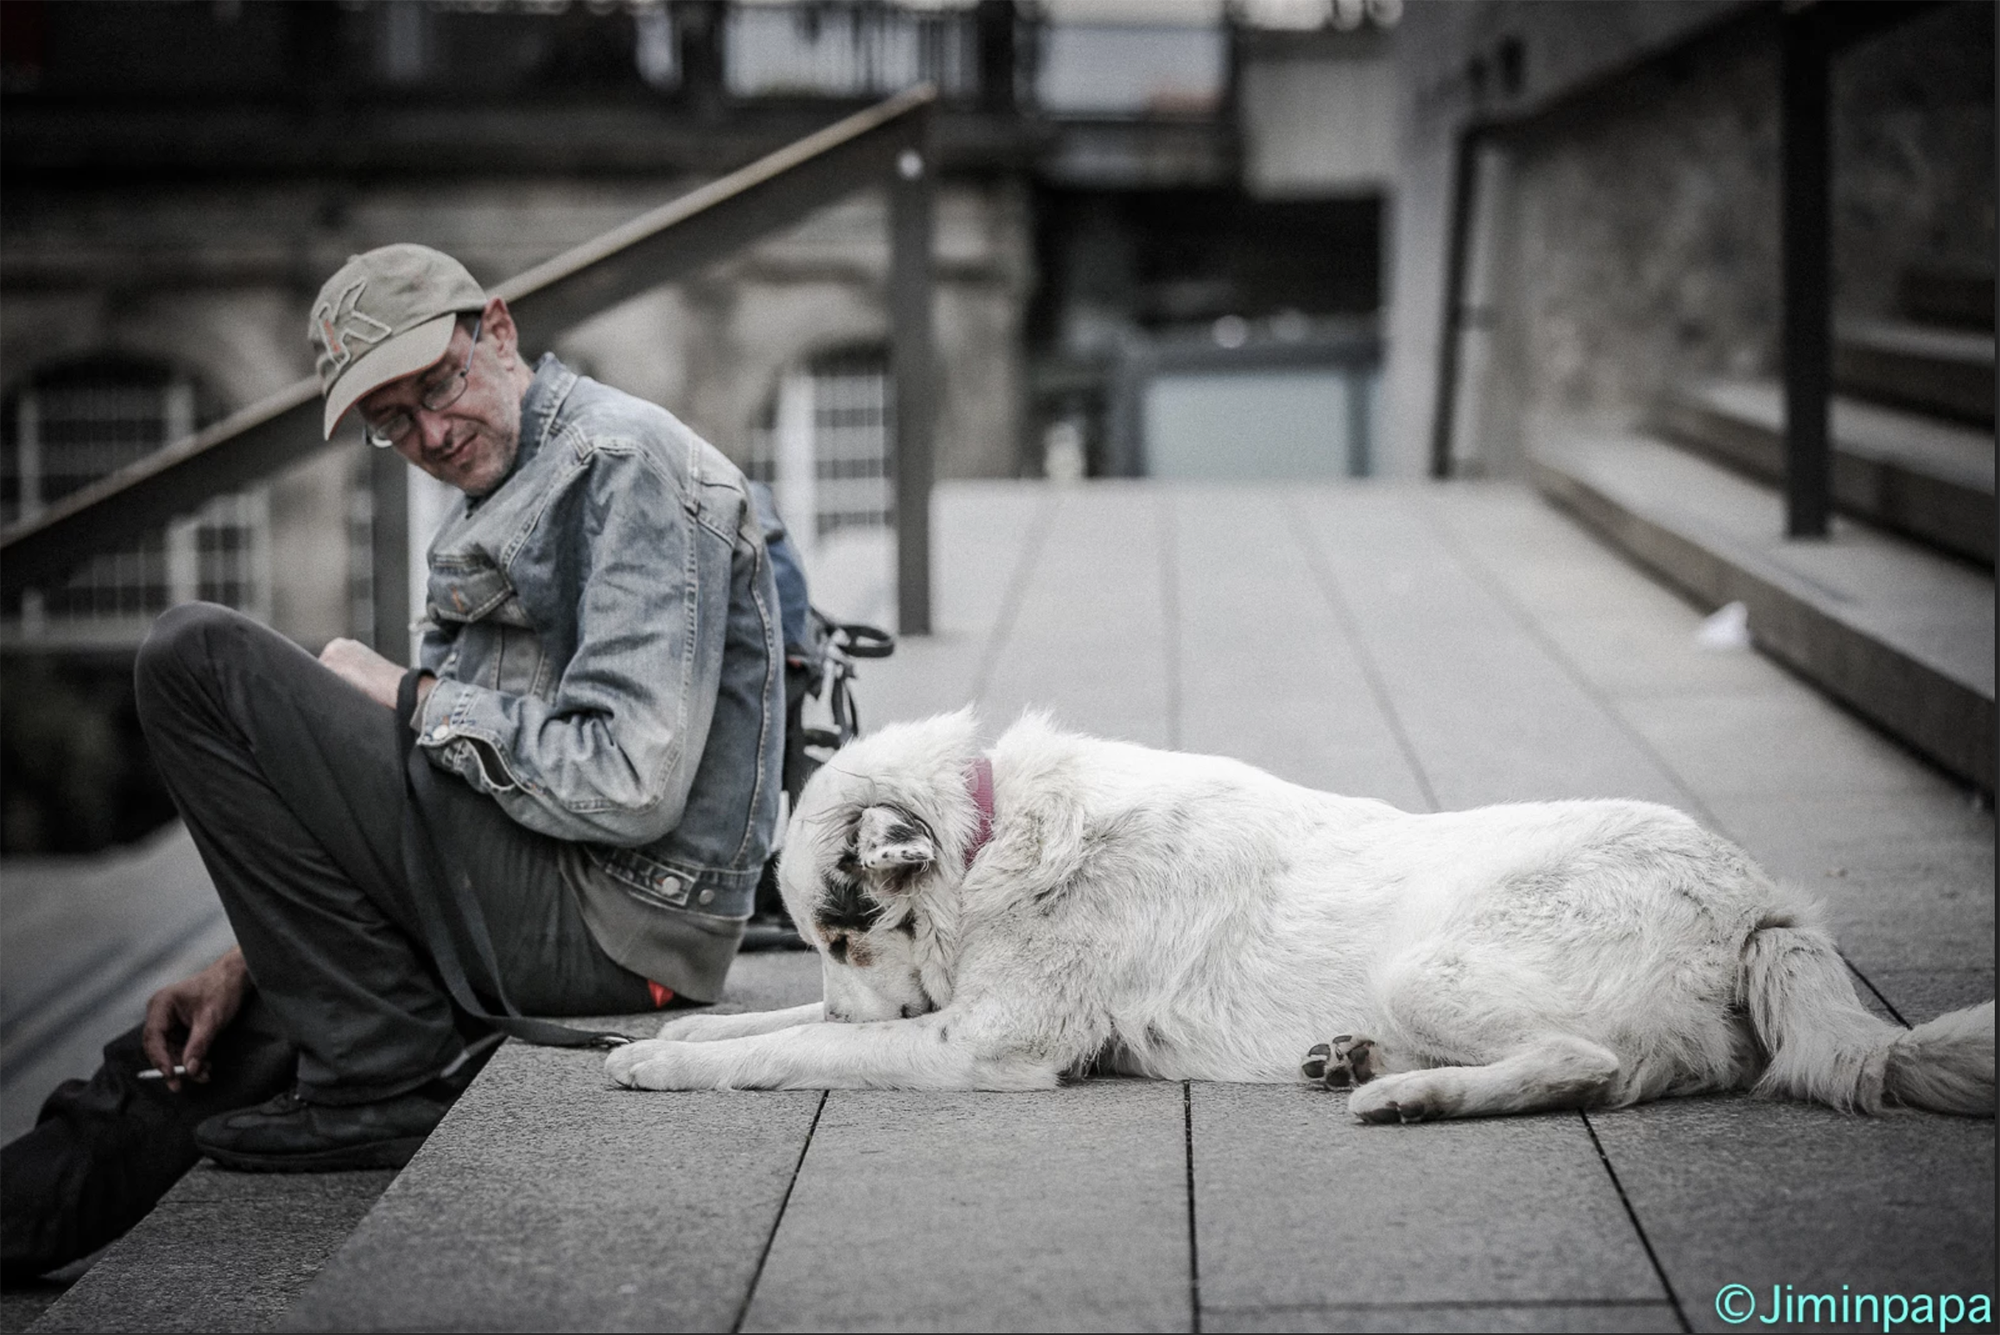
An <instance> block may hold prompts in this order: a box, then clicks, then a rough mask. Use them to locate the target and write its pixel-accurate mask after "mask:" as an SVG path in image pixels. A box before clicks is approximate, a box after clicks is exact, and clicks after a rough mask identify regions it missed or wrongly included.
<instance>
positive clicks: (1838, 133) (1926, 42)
mask: <svg viewBox="0 0 2000 1335" xmlns="http://www.w3.org/2000/svg"><path fill="white" fill-rule="evenodd" d="M1557 8H1558V9H1559V10H1560V13H1561V15H1562V16H1565V17H1569V18H1571V19H1572V20H1573V21H1572V22H1570V23H1568V24H1566V25H1564V24H1558V25H1555V26H1553V27H1552V26H1551V25H1550V23H1549V21H1548V20H1549V19H1550V16H1551V11H1550V10H1549V8H1548V7H1546V6H1543V5H1538V4H1506V3H1502V4H1491V5H1481V6H1445V7H1442V8H1439V7H1434V6H1427V5H1412V6H1411V7H1410V17H1409V20H1408V21H1407V22H1406V31H1405V32H1403V33H1402V34H1401V35H1400V37H1399V41H1398V51H1399V52H1400V53H1403V56H1404V61H1403V69H1404V77H1405V86H1404V89H1403V92H1404V97H1405V102H1404V112H1405V119H1404V131H1405V135H1404V141H1403V142H1404V149H1405V153H1406V158H1405V165H1404V172H1403V177H1402V179H1401V181H1400V183H1399V191H1398V197H1397V204H1398V216H1397V220H1396V225H1395V242H1396V248H1397V255H1396V263H1395V267H1394V270H1393V273H1394V286H1393V288H1392V295H1391V302H1392V311H1391V319H1390V328H1391V354H1390V366H1389V372H1388V379H1387V386H1386V390H1387V392H1386V396H1385V397H1386V400H1387V403H1386V416H1387V417H1388V418H1389V427H1388V430H1387V432H1386V436H1387V441H1386V449H1385V454H1386V455H1387V458H1386V459H1385V464H1386V465H1387V467H1386V469H1385V471H1391V472H1395V471H1402V472H1405V473H1415V472H1421V471H1422V469H1423V467H1424V466H1425V464H1426V463H1427V461H1428V454H1429V445H1430V431H1431V424H1432V416H1433V404H1434V401H1435V399H1434V396H1435V392H1436V368H1437V364H1438V353H1439V333H1440V329H1441V327H1442V312H1443V304H1444V292H1443V271H1444V267H1445V247H1446V240H1447V210H1448V207H1449V183H1450V171H1451V156H1452V155H1451V147H1452V142H1453V138H1454V136H1455V135H1456V134H1457V132H1458V130H1459V128H1460V127H1461V126H1462V125H1464V124H1465V123H1466V120H1467V118H1468V117H1469V116H1470V115H1472V114H1473V112H1474V111H1475V110H1476V109H1483V111H1484V113H1485V114H1488V115H1491V114H1494V113H1500V114H1503V115H1504V114H1512V113H1517V112H1532V111H1535V110H1537V109H1538V108H1544V107H1547V106H1548V105H1549V100H1550V99H1551V98H1553V97H1555V96H1556V95H1558V94H1561V93H1574V94H1577V95H1576V96H1572V97H1570V98H1569V99H1567V100H1566V101H1564V102H1563V103H1562V105H1561V106H1560V107H1559V108H1557V109H1555V110H1553V111H1550V112H1548V113H1547V114H1544V115H1541V116H1538V117H1535V118H1533V119H1529V120H1527V121H1526V122H1525V123H1524V124H1523V126H1522V127H1521V128H1519V129H1514V130H1509V131H1506V132H1504V133H1502V134H1500V135H1499V136H1497V137H1496V138H1495V140H1494V141H1493V144H1494V147H1493V148H1492V149H1491V150H1490V151H1489V153H1488V155H1487V157H1486V159H1485V160H1484V161H1482V163H1481V165H1480V176H1479V181H1480V190H1479V209H1478V211H1477V214H1476V218H1475V223H1476V226H1475V243H1474V248H1473V253H1472V265H1471V273H1470V275H1469V279H1468V282H1467V285H1466V295H1467V297H1468V298H1469V301H1470V304H1471V305H1472V306H1474V307H1475V308H1477V310H1478V311H1479V312H1480V313H1481V316H1482V318H1480V319H1479V320H1478V321H1476V322H1475V328H1473V329H1472V331H1471V332H1468V333H1467V334H1466V335H1464V337H1463V339H1462V342H1461V345H1460V347H1461V357H1462V375H1461V379H1460V394H1461V402H1460V412H1459V415H1458V417H1457V425H1456V429H1455V432H1454V435H1455V438H1456V439H1455V446H1456V449H1455V454H1456V455H1457V456H1458V461H1459V466H1460V468H1461V469H1462V471H1466V472H1495V473H1511V472H1515V471H1517V470H1518V468H1519V466H1520V458H1521V452H1522V450H1523V449H1524V448H1526V446H1527V444H1528V443H1529V442H1524V441H1523V440H1522V439H1521V430H1522V427H1521V424H1522V423H1523V422H1524V421H1527V420H1530V418H1532V417H1533V416H1534V415H1536V414H1539V413H1545V412H1550V411H1557V412H1567V413H1574V412H1591V413H1594V414H1600V415H1603V416H1605V417H1608V418H1620V417H1623V418H1631V417H1634V416H1637V415H1638V414H1640V413H1642V412H1643V411H1644V410H1645V409H1646V407H1647V406H1648V405H1649V404H1651V403H1652V402H1653V401H1654V400H1655V399H1656V398H1657V397H1658V396H1659V395H1660V394H1661V393H1662V392H1663V391H1664V390H1665V389H1666V388H1667V387H1668V386H1669V385H1670V384H1672V383H1674V382H1676V381H1680V380H1684V379H1688V378H1695V377H1702V376H1711V375H1726V376H1768V375H1775V374H1777V372H1778V370H1779V353H1778V341H1779V333H1780V327H1781V319H1782V306H1781V302H1780V286H1779V272H1780V269H1779V266H1780V252H1779V246H1780V240H1781V238H1780V231H1779V208H1778V205H1779V193H1778V192H1779V175H1778V171H1779V125H1778V96H1779V88H1778V53H1777V44H1776V35H1777V20H1776V12H1775V11H1773V10H1758V9H1754V8H1750V9H1745V8H1744V7H1730V6H1716V5H1708V4H1696V3H1689V4H1675V3H1669V4H1660V5H1610V6H1604V5H1598V4H1595V3H1579V4H1565V5H1561V6H1559V7H1557ZM1992 33H1993V10H1992V8H1991V6H1988V5H1986V4H1982V3H1966V4H1959V5H1949V6H1944V7H1941V8H1938V9H1935V10H1931V11H1928V12H1926V13H1925V14H1924V15H1923V16H1922V17H1921V18H1918V19H1915V20H1913V21H1910V22H1907V23H1905V24H1903V25H1901V26H1899V27H1897V28H1894V29H1891V30H1890V31H1888V32H1887V33H1885V34H1883V35H1880V36H1877V37H1875V38H1872V39H1870V40H1869V41H1866V42H1864V43H1861V44H1859V45H1856V46H1854V47H1851V48H1849V49H1847V50H1846V51H1844V52H1842V53H1841V54H1840V55H1839V56H1838V58H1837V59H1836V62H1835V78H1834V90H1833V97H1834V107H1833V111H1834V118H1835V127H1836V128H1835V145H1834V149H1835V158H1834V238H1835V274H1834V280H1835V301H1836V306H1837V309H1839V310H1840V311H1841V312H1842V313H1844V314H1877V315H1879V314H1885V313H1887V312H1888V311H1889V310H1890V308H1891V306H1892V302H1893V295H1894V287H1895V283H1896V279H1897V276H1898V275H1899V274H1900V273H1901V272H1902V271H1903V270H1904V269H1906V268H1907V267H1909V266H1910V265H1912V264H1929V265H1937V264H1944V265H1948V266H1955V267H1970V268H1974V269H1984V270H1985V271H1986V272H1989V273H1990V272H1991V269H1992V254H1993V246H1994V202H1993V201H1994V193H1993V191H1994V184H1993V182H1994V175H1993V163H1994V128H1993V70H1992V63H1993V38H1992ZM1508 38H1512V39H1515V40H1516V41H1518V42H1519V43H1520V47H1519V49H1520V51H1521V52H1522V59H1521V65H1522V68H1523V71H1524V78H1523V80H1522V86H1521V87H1520V88H1519V89H1517V90H1516V91H1515V92H1514V93H1513V94H1512V95H1511V96H1510V95H1509V94H1508V93H1507V92H1506V91H1505V89H1504V88H1502V87H1501V86H1500V84H1501V80H1500V78H1499V76H1498V73H1497V71H1498V69H1499V67H1500V64H1501V63H1502V62H1501V61H1500V59H1499V58H1498V57H1497V56H1496V54H1495V53H1496V52H1497V51H1498V50H1499V48H1500V45H1501V43H1502V42H1504V41H1505V40H1506V39H1508ZM1663 44H1673V45H1674V53H1673V54H1671V55H1669V56H1667V57H1665V58H1649V57H1651V56H1653V55H1655V53H1657V51H1658V50H1659V49H1660V48H1661V47H1662V45H1663ZM1474 62H1483V64H1484V85H1483V96H1481V95H1476V91H1477V88H1478V85H1479V80H1478V79H1477V78H1476V77H1473V76H1471V75H1469V74H1468V70H1470V69H1471V67H1472V65H1473V63H1474ZM1454 69H1455V70H1456V73H1454ZM1558 75H1560V77H1557V76H1558ZM1543 79H1546V80H1547V81H1546V82H1541V80H1543Z"/></svg>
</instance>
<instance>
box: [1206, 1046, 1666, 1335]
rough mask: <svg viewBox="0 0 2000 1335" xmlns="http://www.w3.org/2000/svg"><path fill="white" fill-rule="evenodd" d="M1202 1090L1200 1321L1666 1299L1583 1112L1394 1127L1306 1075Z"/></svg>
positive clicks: (1421, 1320) (1409, 1314) (1245, 1323)
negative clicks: (1360, 1112)
mask: <svg viewBox="0 0 2000 1335" xmlns="http://www.w3.org/2000/svg"><path fill="white" fill-rule="evenodd" d="M1192 1097H1193V1135H1192V1150H1191V1153H1192V1156H1193V1165H1194V1169H1193V1173H1194V1196H1195V1209H1196V1219H1197V1227H1196V1236H1197V1239H1198V1242H1199V1254H1200V1258H1201V1302H1202V1328H1203V1329H1204V1330H1218V1329H1230V1328H1237V1327H1241V1328H1245V1329H1272V1328H1277V1327H1274V1326H1272V1325H1270V1324H1269V1323H1270V1322H1271V1321H1274V1320H1276V1321H1279V1322H1285V1321H1290V1320H1296V1319H1300V1318H1303V1317H1306V1316H1307V1315H1308V1314H1310V1315H1311V1319H1312V1320H1313V1321H1314V1322H1318V1321H1320V1320H1321V1319H1323V1318H1324V1319H1326V1320H1328V1321H1335V1320H1338V1321H1339V1322H1342V1323H1348V1322H1354V1321H1361V1322H1363V1323H1364V1324H1366V1325H1368V1326H1370V1327H1371V1328H1372V1327H1374V1326H1376V1325H1377V1324H1379V1323H1383V1322H1389V1323H1394V1324H1396V1325H1400V1326H1403V1327H1404V1328H1412V1327H1422V1326H1427V1325H1429V1324H1430V1323H1431V1316H1430V1315H1429V1313H1431V1312H1433V1311H1442V1310H1447V1309H1454V1308H1456V1309H1457V1310H1461V1311H1463V1310H1464V1309H1467V1308H1473V1307H1485V1306H1491V1305H1493V1304H1496V1303H1500V1304H1522V1305H1532V1306H1533V1307H1535V1308H1537V1309H1541V1308H1556V1307H1583V1306H1587V1305H1591V1304H1607V1303H1608V1304H1621V1305H1632V1306H1634V1307H1636V1308H1637V1309H1639V1310H1640V1311H1641V1313H1642V1314H1643V1320H1645V1321H1654V1322H1656V1321H1657V1320H1658V1319H1659V1317H1660V1315H1661V1314H1660V1313H1659V1312H1658V1311H1657V1310H1655V1308H1656V1307H1657V1305H1660V1304H1664V1303H1666V1301H1667V1293H1666V1289H1665V1286H1664V1285H1663V1284H1662V1283H1661V1280H1660V1277H1659V1275H1658V1274H1657V1273H1656V1272H1655V1271H1654V1269H1653V1266H1652V1264H1651V1262H1650V1261H1649V1260H1648V1258H1647V1256H1646V1250H1645V1246H1644V1244H1643V1242H1642V1241H1641V1239H1640V1236H1639V1233H1638V1231H1637V1230H1636V1229H1635V1228H1634V1227H1633V1224H1632V1221H1631V1219H1630V1218H1629V1217H1628V1215H1627V1214H1626V1211H1625V1207H1624V1205H1623V1204H1622V1202H1621V1201H1620V1200H1619V1197H1618V1192H1617V1190H1616V1188H1615V1187H1614V1185H1613V1184H1612V1182H1611V1180H1610V1178H1609V1177H1608V1176H1607V1175H1606V1174H1605V1172H1604V1168H1603V1165H1602V1163H1601V1162H1600V1161H1599V1159H1598V1156H1597V1152H1596V1150H1595V1148H1594V1146H1593V1144H1592V1142H1591V1139H1590V1134H1589V1131H1588V1129H1587V1128H1586V1127H1585V1126H1584V1124H1583V1121H1582V1120H1581V1119H1580V1118H1579V1117H1578V1116H1577V1115H1576V1114H1574V1113H1563V1114H1551V1115H1547V1116H1540V1117H1518V1118H1503V1119H1494V1120H1489V1121H1465V1122H1450V1123H1441V1124H1438V1125H1435V1126H1417V1127H1401V1126H1396V1127H1383V1126H1364V1125H1361V1124H1359V1123H1357V1122H1356V1121H1354V1119H1353V1118H1351V1117H1349V1116H1348V1115H1347V1096H1346V1095H1345V1094H1340V1093H1332V1092H1329V1091H1326V1090H1322V1089H1315V1088H1311V1087H1308V1086H1305V1085H1296V1086H1256V1085H1210V1084H1201V1085H1195V1086H1194V1087H1193V1090H1192ZM1541 1315H1547V1313H1541V1314H1540V1315H1537V1316H1535V1317H1534V1324H1536V1325H1537V1326H1538V1327H1539V1326H1540V1325H1541ZM1666 1318H1667V1320H1668V1321H1669V1322H1670V1323H1671V1321H1672V1314H1671V1311H1669V1312H1668V1313H1667V1314H1666ZM1468 1319H1469V1318H1468ZM1485 1319H1486V1318H1485V1317H1483V1316H1482V1317H1481V1318H1480V1320H1482V1321H1483V1320H1485ZM1599 1319H1602V1318H1594V1319H1593V1320H1599ZM1336 1328H1338V1327H1337V1326H1336ZM1646 1328H1657V1327H1656V1326H1653V1327H1646Z"/></svg>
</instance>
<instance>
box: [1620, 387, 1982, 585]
mask: <svg viewBox="0 0 2000 1335" xmlns="http://www.w3.org/2000/svg"><path fill="white" fill-rule="evenodd" d="M1831 425H1832V434H1833V476H1832V479H1831V481H1832V488H1833V501H1834V504H1835V506H1837V507H1838V508H1839V509H1841V510H1843V511H1845V512H1847V513H1848V514H1851V515H1854V516H1855V517H1856V518H1859V519H1864V520H1867V521H1868V522H1870V523H1872V524H1877V525H1880V526H1881V527H1883V528H1888V529H1892V530H1894V531H1896V532H1898V533H1902V534H1904V535H1906V536H1908V537H1913V538H1916V539H1918V540H1919V541H1921V542H1926V543H1929V544H1931V545H1933V546H1935V547H1937V548H1939V549H1940V550H1942V551H1945V552H1949V553H1951V554H1953V555H1955V556H1960V557H1964V558H1967V559H1969V560H1973V561H1978V562H1981V563H1983V564H1987V565H1991V564H1992V562H1993V553H1994V510H1993V435H1992V433H1991V432H1990V431H1984V432H1982V431H1979V430H1976V429H1974V428H1971V427H1966V426H1961V425H1958V424H1955V423H1950V422H1942V421H1938V420H1936V419H1934V418H1929V417H1922V416H1918V415H1916V414H1912V413H1907V412H1902V411H1898V410H1896V409H1893V408H1885V407H1881V406H1880V405H1877V404H1872V403H1863V402H1860V401H1858V400H1855V399H1850V398H1845V397H1837V398H1835V399H1834V401H1833V413H1832V424H1831ZM1652 426H1653V427H1654V429H1655V430H1656V431H1657V432H1658V433H1659V434H1660V435H1662V436H1664V437H1667V438H1669V439H1671V440H1673V441H1674V442H1676V443H1678V444H1680V445H1682V446H1684V447H1686V448H1688V449H1692V450H1695V451H1698V452H1699V453H1701V454H1702V455H1704V456H1706V457H1707V458H1710V459H1713V460H1715V461H1717V462H1720V463H1723V464H1726V465H1728V466H1729V467H1731V468H1733V469H1735V470H1737V471H1739V472H1741V473H1746V474H1748V475H1749V476H1751V477H1753V478H1756V479H1759V480H1761V481H1765V482H1773V483H1776V482H1782V480H1783V478H1784V472H1785V463H1784V460H1785V440H1784V434H1785V403H1784V394H1783V390H1782V389H1781V388H1780V387H1779V385H1778V384H1777V383H1776V382H1774V381H1762V380H1757V381H1749V380H1715V381H1704V382H1700V383H1697V384H1691V385H1683V386H1678V387H1676V388H1675V389H1674V390H1673V391H1672V392H1670V393H1669V394H1668V395H1667V397H1666V398H1665V399H1664V400H1663V401H1662V402H1661V404H1660V405H1659V407H1658V408H1657V409H1655V411H1654V415H1653V421H1652Z"/></svg>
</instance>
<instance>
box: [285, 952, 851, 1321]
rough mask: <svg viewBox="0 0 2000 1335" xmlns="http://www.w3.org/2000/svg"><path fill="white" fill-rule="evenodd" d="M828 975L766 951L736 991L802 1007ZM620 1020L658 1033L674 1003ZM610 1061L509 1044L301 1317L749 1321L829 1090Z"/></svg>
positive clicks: (301, 1308)
mask: <svg viewBox="0 0 2000 1335" xmlns="http://www.w3.org/2000/svg"><path fill="white" fill-rule="evenodd" d="M817 973H818V970H817V963H816V959H815V958H814V957H808V956H804V955H754V956H746V957H744V958H743V959H742V960H741V961H739V964H738V967H737V968H736V969H734V970H732V972H731V984H732V985H731V987H730V989H729V990H728V991H727V992H726V993H725V998H726V999H727V1000H728V1001H730V1002H732V1003H735V1004H746V1003H747V1004H748V1006H749V1007H750V1008H752V1009H766V1008H770V1007H774V1006H778V1005H792V1004H796V1003H797V1002H798V1001H799V1000H800V999H801V996H802V994H811V995H817V986H818V977H817ZM739 974H740V975H742V976H741V977H740V978H739V976H738V975H739ZM612 1023H613V1024H614V1025H617V1026H618V1027H622V1028H623V1029H624V1030H625V1031H626V1032H629V1033H633V1034H644V1035H650V1033H651V1032H652V1030H653V1029H654V1028H656V1027H657V1018H656V1017H652V1016H640V1017H626V1019H625V1020H624V1021H623V1022H619V1021H613V1022H612ZM601 1063H602V1057H601V1055H600V1054H597V1053H592V1052H587V1051H583V1052H579V1051H572V1050H567V1049H556V1048H533V1047H528V1046H525V1045H523V1044H520V1043H511V1042H510V1043H508V1044H506V1045H505V1046H504V1047H502V1048H501V1050H500V1051H499V1052H498V1053H496V1054H495V1055H494V1057H493V1060H492V1061H491V1062H489V1063H488V1065H487V1067H486V1069H485V1070H484V1071H483V1072H481V1073H480V1076H479V1078H478V1080H476V1081H475V1082H474V1083H473V1086H472V1088H471V1089H470V1090H468V1091H467V1092H466V1094H465V1095H464V1096H463V1097H462V1098H461V1099H460V1100H459V1101H458V1103H457V1105H456V1106H454V1107H453V1108H452V1110H451V1112H450V1113H449V1114H448V1115H447V1116H446V1118H445V1120H444V1122H443V1123H442V1124H441V1125H440V1126H439V1127H438V1129H437V1130H436V1131H435V1132H433V1133H432V1134H431V1138H430V1139H429V1140H428V1141H426V1142H425V1143H424V1148H423V1149H422V1150H421V1151H419V1152H418V1154H417V1157H416V1158H415V1159H413V1160H412V1161H411V1162H410V1165H409V1167H407V1168H405V1169H404V1170H403V1172H402V1173H401V1175H400V1176H398V1177H397V1178H396V1181H395V1183H394V1184H393V1185H392V1186H391V1187H390V1188H389V1190H388V1191H387V1192H386V1193H384V1194H383V1196H382V1199H381V1200H380V1201H379V1202H377V1204H376V1206H375V1208H374V1209H373V1211H371V1212H370V1213H369V1215H368V1217H367V1218H366V1219H365V1220H364V1221H363V1222H362V1224H361V1226H360V1227H359V1228H358V1229H357V1230H355V1232H354V1234H353V1236H352V1237H351V1238H350V1239H349V1240H348V1241H347V1243H346V1245H345V1246H343V1247H342V1248H341V1249H340V1251H339V1253H338V1254H337V1255H336V1256H335V1257H334V1259H333V1260H332V1261H331V1262H330V1263H329V1264H328V1265H327V1267H326V1270H325V1272H324V1273H323V1274H322V1275H321V1276H320V1277H319V1279H318V1281H317V1282H316V1283H315V1284H314V1285H313V1286H312V1287H311V1288H310V1289H308V1290H307V1291H306V1293H305V1294H304V1296H303V1297H302V1298H301V1299H300V1301H299V1302H298V1304H297V1305H296V1306H295V1307H294V1308H293V1309H292V1310H291V1312H290V1314H289V1315H288V1317H287V1318H286V1321H285V1325H286V1328H288V1329H293V1330H410V1329H439V1330H444V1329H450V1330H725V1329H729V1328H731V1327H732V1326H733V1325H734V1324H735V1322H736V1320H737V1317H738V1315H739V1313H740V1312H741V1310H742V1307H743V1303H744V1301H745V1299H746V1297H747V1296H748V1294H749V1291H750V1285H751V1281H752V1279H753V1277H754V1276H755V1274H756V1272H757V1266H758V1262H759V1258H760V1257H761V1256H762V1253H763V1250H764V1245H765V1242H766V1240H767V1239H768V1238H769V1237H770V1235H771V1231H772V1229H773V1228H774V1227H775V1225H776V1223H777V1220H778V1216H779V1212H780V1210H781V1209H782V1207H783V1204H784V1200H785V1196H786V1194H787V1193H788V1192H789V1191H790V1189H791V1183H792V1176H793V1172H794V1170H795V1168H796V1165H797V1163H798V1160H799V1154H800V1152H801V1150H802V1149H803V1147H804V1145H805V1143H806V1141H807V1139H808V1137H809V1136H810V1135H811V1132H812V1125H813V1121H814V1119H815V1117H816V1116H817V1115H818V1112H819V1106H820V1102H821V1098H822V1096H821V1095H819V1094H817V1093H776V1094H761V1095H746V1094H740V1093H696V1094H672V1095H660V1094H643V1093H635V1092H633V1091H631V1090H625V1089H619V1088H616V1087H615V1086H613V1085H611V1084H610V1082H609V1081H608V1080H607V1079H606V1078H605V1076H604V1074H603V1070H602V1064H601Z"/></svg>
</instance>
